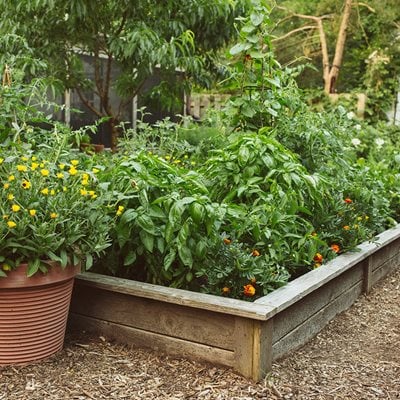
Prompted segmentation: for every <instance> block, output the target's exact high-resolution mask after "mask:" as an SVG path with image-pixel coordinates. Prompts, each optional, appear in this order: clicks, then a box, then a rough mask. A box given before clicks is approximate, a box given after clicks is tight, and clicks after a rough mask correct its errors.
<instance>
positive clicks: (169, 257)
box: [164, 249, 176, 271]
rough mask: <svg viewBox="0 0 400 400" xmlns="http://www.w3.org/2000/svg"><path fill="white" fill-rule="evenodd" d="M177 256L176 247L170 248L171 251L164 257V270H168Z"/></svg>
mask: <svg viewBox="0 0 400 400" xmlns="http://www.w3.org/2000/svg"><path fill="white" fill-rule="evenodd" d="M175 257H176V251H175V250H174V249H170V251H169V253H168V254H167V255H166V256H165V258H164V270H166V271H167V270H168V269H169V268H170V267H171V265H172V263H173V262H174V260H175Z"/></svg>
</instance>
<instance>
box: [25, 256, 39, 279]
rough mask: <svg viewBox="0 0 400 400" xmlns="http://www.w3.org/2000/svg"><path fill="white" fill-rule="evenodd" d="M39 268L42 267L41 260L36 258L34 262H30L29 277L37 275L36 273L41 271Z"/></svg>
mask: <svg viewBox="0 0 400 400" xmlns="http://www.w3.org/2000/svg"><path fill="white" fill-rule="evenodd" d="M39 267H40V260H39V259H38V258H35V259H34V260H33V261H29V262H28V270H27V276H28V277H31V276H33V275H34V274H36V272H38V271H39Z"/></svg>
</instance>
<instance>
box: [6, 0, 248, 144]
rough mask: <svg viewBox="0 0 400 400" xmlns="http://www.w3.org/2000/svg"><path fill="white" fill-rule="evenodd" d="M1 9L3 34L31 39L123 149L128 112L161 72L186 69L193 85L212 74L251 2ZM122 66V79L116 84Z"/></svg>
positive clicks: (83, 2) (43, 1) (137, 0)
mask: <svg viewBox="0 0 400 400" xmlns="http://www.w3.org/2000/svg"><path fill="white" fill-rule="evenodd" d="M0 6H1V8H2V10H3V11H2V20H1V22H0V32H3V33H5V32H8V33H10V32H11V33H15V34H19V35H21V36H24V37H25V38H26V39H27V41H28V43H29V46H30V47H31V48H33V49H34V51H35V56H36V57H37V58H40V59H43V60H45V61H47V62H48V65H49V66H50V67H49V70H48V71H47V73H48V74H49V75H52V76H54V77H56V78H58V79H60V80H61V81H62V82H63V83H64V86H65V87H66V88H72V89H75V90H76V92H77V93H78V95H79V97H80V98H81V100H82V102H83V103H84V104H85V105H86V106H87V107H88V108H89V109H90V110H91V111H92V112H93V113H95V114H96V115H97V116H98V117H99V118H100V117H107V118H108V123H109V124H110V131H111V143H112V148H113V149H115V148H116V145H117V138H118V129H117V126H118V123H119V122H120V117H121V111H122V109H123V106H124V104H126V103H127V102H130V101H131V99H132V98H133V97H134V96H135V95H136V94H137V93H138V92H139V90H140V89H141V87H142V86H143V84H144V82H145V81H146V78H148V77H149V76H150V75H151V74H152V72H153V71H154V68H155V67H156V66H159V67H160V69H161V71H162V73H163V74H164V75H170V74H174V73H175V71H176V69H177V68H180V69H181V70H183V71H185V75H186V78H187V79H186V82H188V80H189V79H190V78H193V77H194V76H202V75H204V74H205V67H206V66H207V64H209V63H210V60H212V59H213V56H214V54H215V52H216V51H217V49H219V48H220V47H221V46H223V45H225V44H226V43H227V42H228V41H229V40H230V38H231V37H232V36H233V35H234V34H235V28H234V20H235V18H236V17H237V16H238V15H241V14H242V13H244V11H245V10H246V8H247V7H248V1H247V0H215V1H212V2H210V1H208V0H165V1H163V2H159V1H156V0H70V1H56V0H36V1H31V0H21V1H18V2H10V1H9V0H0ZM79 53H85V54H89V55H91V56H92V57H93V62H94V80H93V81H90V80H88V79H87V77H86V76H85V74H84V70H83V67H82V62H81V60H80V57H79ZM102 59H105V60H106V63H105V67H102V63H101V61H102ZM116 66H117V67H118V70H119V76H118V79H117V80H116V82H114V83H113V82H112V71H113V68H115V67H116ZM113 84H114V86H115V88H116V89H117V92H118V94H119V95H120V97H121V102H120V104H119V105H118V106H117V107H112V105H111V101H110V91H111V88H112V86H113ZM88 89H91V90H93V91H94V92H95V93H96V95H97V96H98V97H99V99H100V104H101V105H100V107H97V108H96V107H95V106H94V105H93V104H91V102H90V101H89V99H88V98H87V96H86V93H87V90H88Z"/></svg>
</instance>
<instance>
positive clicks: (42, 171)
mask: <svg viewBox="0 0 400 400" xmlns="http://www.w3.org/2000/svg"><path fill="white" fill-rule="evenodd" d="M40 173H41V174H42V176H49V175H50V171H49V170H48V169H41V170H40Z"/></svg>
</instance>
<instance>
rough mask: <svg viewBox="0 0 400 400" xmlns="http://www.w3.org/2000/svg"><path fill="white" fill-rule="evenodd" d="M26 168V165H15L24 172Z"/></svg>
mask: <svg viewBox="0 0 400 400" xmlns="http://www.w3.org/2000/svg"><path fill="white" fill-rule="evenodd" d="M27 170H28V168H27V167H26V165H17V171H19V172H26V171H27Z"/></svg>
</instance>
